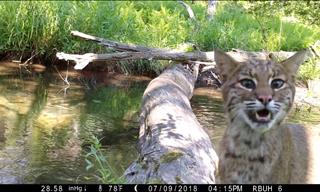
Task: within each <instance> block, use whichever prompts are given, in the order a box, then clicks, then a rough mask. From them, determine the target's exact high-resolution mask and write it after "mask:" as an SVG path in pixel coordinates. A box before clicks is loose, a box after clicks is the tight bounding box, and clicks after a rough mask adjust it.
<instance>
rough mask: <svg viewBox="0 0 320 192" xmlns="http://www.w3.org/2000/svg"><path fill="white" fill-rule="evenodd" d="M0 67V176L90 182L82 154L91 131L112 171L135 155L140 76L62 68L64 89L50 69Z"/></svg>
mask: <svg viewBox="0 0 320 192" xmlns="http://www.w3.org/2000/svg"><path fill="white" fill-rule="evenodd" d="M0 66H1V67H0V91H1V93H0V183H97V182H98V179H97V178H96V177H94V176H93V175H94V174H93V172H92V171H93V170H92V171H90V170H89V171H87V170H86V169H85V167H86V163H85V161H84V160H85V155H86V153H87V152H88V142H87V141H88V140H89V137H91V134H93V135H95V136H96V137H98V138H102V137H103V140H102V143H103V145H104V147H105V150H104V152H105V154H106V156H107V159H108V161H109V162H110V164H111V165H112V166H113V167H114V170H116V171H117V173H118V174H119V175H121V174H122V172H123V171H124V169H125V168H126V167H127V166H128V164H129V163H130V162H131V161H132V159H134V158H135V157H136V155H137V154H136V150H135V143H136V140H137V138H136V137H137V135H138V126H137V112H138V110H139V105H140V100H141V96H142V93H143V91H144V89H145V86H146V83H144V82H142V83H141V82H140V83H136V82H139V78H133V80H130V79H128V78H126V77H118V76H117V77H107V78H108V80H105V79H101V77H99V78H100V79H98V81H99V82H96V81H97V80H94V79H93V78H90V80H88V78H85V76H88V75H87V74H85V75H82V74H81V73H79V72H69V82H70V83H71V86H70V87H69V88H68V89H67V92H66V93H67V94H64V88H65V85H64V84H63V82H62V80H61V78H60V77H59V75H58V74H57V73H55V72H50V71H45V72H42V73H28V72H26V71H25V70H20V69H19V68H18V66H17V65H15V64H12V63H1V64H0ZM70 74H72V75H70ZM62 75H65V74H63V73H62ZM92 79H93V80H92ZM92 82H94V83H98V84H96V85H94V86H91V84H92Z"/></svg>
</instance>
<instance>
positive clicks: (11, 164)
mask: <svg viewBox="0 0 320 192" xmlns="http://www.w3.org/2000/svg"><path fill="white" fill-rule="evenodd" d="M61 75H62V76H64V75H65V73H64V72H62V74H61ZM68 80H69V82H70V84H71V86H70V87H69V88H68V89H67V91H66V94H64V88H65V85H64V84H63V81H62V80H61V78H60V77H59V75H58V74H57V73H56V72H50V70H48V69H47V70H46V71H44V72H40V73H28V72H26V71H24V70H20V69H19V68H18V66H17V65H16V64H14V63H5V62H2V63H0V183H98V182H99V180H98V178H96V177H94V174H96V173H93V172H92V171H93V170H89V171H87V170H86V169H85V167H86V163H85V155H86V154H87V153H88V151H89V148H88V145H89V143H88V140H89V138H90V137H91V136H92V135H94V136H96V137H97V138H102V140H101V143H102V145H103V147H104V148H103V149H104V150H103V152H104V154H105V156H106V158H107V160H108V163H109V164H110V165H111V167H112V169H113V170H114V171H115V172H116V174H118V175H119V176H120V175H121V174H122V173H123V171H124V170H125V169H126V168H127V167H128V165H129V164H130V163H131V162H132V161H133V160H134V159H136V157H137V151H136V148H135V145H136V143H137V140H138V138H137V137H138V121H137V119H138V112H139V107H140V101H141V97H142V94H143V92H144V89H145V88H146V86H147V83H148V79H146V78H141V77H130V78H129V77H126V76H121V75H117V76H107V75H105V74H104V73H101V74H98V73H94V78H93V77H92V75H91V76H90V74H88V72H76V71H69V79H68ZM191 103H192V108H193V111H194V112H195V114H196V116H197V118H198V120H199V122H200V123H201V124H202V126H203V127H204V128H205V130H206V131H207V133H208V134H209V136H210V137H211V139H212V141H213V143H214V144H215V145H216V147H217V146H218V142H219V139H220V138H221V136H222V134H223V132H224V129H223V127H225V120H224V114H223V110H222V101H221V99H220V96H219V94H217V92H213V91H212V90H210V89H197V90H196V91H195V95H194V97H193V98H192V100H191ZM305 114H306V112H305V111H303V112H302V113H301V112H299V111H298V112H293V113H292V114H291V121H292V120H293V121H296V122H300V121H303V123H305V122H308V121H307V119H308V118H309V117H310V123H319V119H317V118H316V116H314V118H313V116H312V115H307V116H306V115H305Z"/></svg>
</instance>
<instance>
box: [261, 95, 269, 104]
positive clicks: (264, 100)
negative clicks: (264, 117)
mask: <svg viewBox="0 0 320 192" xmlns="http://www.w3.org/2000/svg"><path fill="white" fill-rule="evenodd" d="M258 100H259V101H260V102H261V103H262V104H264V105H267V104H268V103H269V102H270V101H271V100H272V96H271V95H258Z"/></svg>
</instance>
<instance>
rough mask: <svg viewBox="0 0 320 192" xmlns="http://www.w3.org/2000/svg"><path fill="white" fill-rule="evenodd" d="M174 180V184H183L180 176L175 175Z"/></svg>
mask: <svg viewBox="0 0 320 192" xmlns="http://www.w3.org/2000/svg"><path fill="white" fill-rule="evenodd" d="M175 180H176V184H183V181H182V180H181V178H180V177H179V176H176V177H175Z"/></svg>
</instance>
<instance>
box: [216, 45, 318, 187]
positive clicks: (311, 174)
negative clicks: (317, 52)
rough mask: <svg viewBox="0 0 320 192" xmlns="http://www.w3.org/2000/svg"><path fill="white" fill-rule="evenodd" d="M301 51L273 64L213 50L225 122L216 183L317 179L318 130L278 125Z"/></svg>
mask: <svg viewBox="0 0 320 192" xmlns="http://www.w3.org/2000/svg"><path fill="white" fill-rule="evenodd" d="M306 53H307V51H306V50H303V51H299V52H297V53H296V54H294V55H293V56H291V57H290V58H288V59H287V60H284V61H282V62H277V61H275V60H274V59H271V58H269V57H266V58H265V59H259V58H253V57H252V58H249V59H247V60H244V61H236V60H235V59H234V58H232V57H231V56H229V55H228V54H226V53H224V52H222V51H219V50H217V51H215V60H216V64H217V69H218V71H219V72H220V75H221V76H222V81H223V85H222V95H223V100H224V108H225V112H226V115H227V122H228V127H227V129H226V131H225V133H224V136H223V138H222V141H221V145H220V156H219V158H220V159H219V174H220V181H221V183H320V164H319V163H320V135H319V129H316V128H313V129H312V128H308V129H307V128H304V127H302V126H300V125H293V124H285V123H283V121H284V119H285V117H286V115H287V113H288V111H289V110H290V108H291V106H292V103H293V99H294V95H295V85H294V84H295V74H296V72H297V70H298V68H299V65H300V64H301V63H302V62H303V61H304V58H305V54H306ZM312 131H314V133H312Z"/></svg>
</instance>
